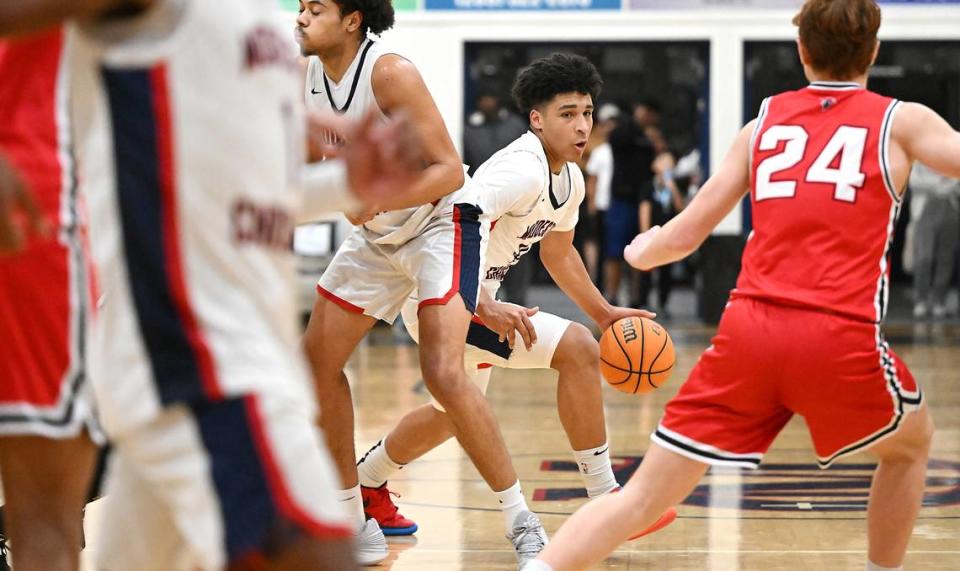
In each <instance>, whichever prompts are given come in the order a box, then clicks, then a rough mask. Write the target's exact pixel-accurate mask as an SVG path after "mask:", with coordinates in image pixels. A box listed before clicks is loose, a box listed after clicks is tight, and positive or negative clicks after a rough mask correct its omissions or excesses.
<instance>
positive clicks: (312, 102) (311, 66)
mask: <svg viewBox="0 0 960 571" xmlns="http://www.w3.org/2000/svg"><path fill="white" fill-rule="evenodd" d="M387 54H395V55H399V56H400V57H403V56H402V54H400V53H399V52H397V51H396V50H394V49H392V48H390V47H389V46H387V45H386V44H385V43H384V42H382V41H374V40H372V39H370V38H367V39H365V40H364V41H363V43H362V44H360V49H359V51H357V55H356V57H355V58H354V59H353V62H351V63H350V66H349V67H347V71H346V72H345V73H344V74H343V77H341V78H340V82H339V83H334V82H333V81H331V80H330V78H329V77H327V76H326V74H325V73H324V72H323V62H321V61H320V58H319V57H316V56H313V57H311V58H310V60H309V63H308V64H307V77H306V82H305V83H304V97H305V99H306V102H307V109H309V110H311V111H321V112H322V111H333V112H334V113H337V114H339V115H343V116H345V117H347V118H350V119H353V120H359V119H361V118H362V117H364V116H365V115H366V114H367V112H368V111H369V110H370V109H375V110H376V112H377V113H379V115H380V117H381V119H382V120H386V115H385V114H384V113H383V111H382V110H381V109H380V106H379V105H378V104H377V97H376V95H374V93H373V69H374V66H375V65H376V63H377V60H379V59H380V58H381V57H383V56H385V55H387ZM331 142H335V141H331ZM468 186H469V185H467V184H465V185H464V187H468ZM469 196H470V195H469V192H468V191H467V190H465V189H461V190H459V191H456V192H454V193H452V194H449V195H447V196H446V197H444V198H442V199H440V200H439V201H438V202H437V203H436V204H425V205H422V206H419V207H412V208H406V209H403V210H394V211H390V212H381V213H379V214H377V216H375V217H374V218H373V220H371V221H369V222H367V223H366V224H364V225H363V228H364V231H365V232H364V236H365V237H366V238H367V239H368V240H370V241H371V242H375V243H377V244H403V243H406V242H407V241H409V240H410V239H411V238H412V237H414V236H416V235H418V234H420V233H421V232H422V231H423V229H424V228H425V227H426V225H427V223H428V222H429V221H430V219H431V218H432V216H433V214H434V213H435V212H443V211H445V210H449V209H450V207H451V206H452V204H454V203H455V202H470V199H469Z"/></svg>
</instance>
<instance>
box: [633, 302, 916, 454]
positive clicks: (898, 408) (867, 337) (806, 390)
mask: <svg viewBox="0 0 960 571" xmlns="http://www.w3.org/2000/svg"><path fill="white" fill-rule="evenodd" d="M921 398H922V396H921V393H920V387H919V386H918V385H917V382H916V381H915V380H914V378H913V375H911V374H910V371H909V370H907V367H906V366H905V365H904V364H903V362H902V361H901V360H900V359H899V358H898V357H897V356H896V354H894V353H893V351H891V350H890V347H889V346H888V345H887V343H886V342H885V341H884V340H883V337H882V336H881V334H880V328H879V326H877V325H875V324H871V323H866V322H859V321H854V320H851V319H848V318H845V317H841V316H838V315H833V314H827V313H821V312H817V311H811V310H808V309H802V308H797V307H789V306H784V305H776V304H772V303H768V302H763V301H758V300H754V299H746V298H737V299H734V300H732V301H731V302H730V303H729V304H728V305H727V309H726V311H725V312H724V314H723V318H722V319H721V321H720V327H719V329H718V331H717V334H716V336H715V337H714V338H713V341H712V344H711V345H710V347H708V348H707V350H706V351H705V352H704V353H703V355H701V357H700V360H699V362H697V364H696V366H695V367H694V369H693V371H692V372H691V373H690V377H689V378H688V379H687V381H686V382H685V383H684V384H683V386H682V387H681V388H680V391H679V393H678V394H677V395H676V396H675V397H674V398H673V399H672V400H671V401H670V402H669V403H668V404H667V407H666V410H665V414H664V417H663V419H662V420H661V422H660V425H659V427H658V428H657V430H656V431H655V432H654V433H653V436H652V438H653V440H654V442H656V443H657V444H659V445H661V446H663V447H665V448H667V449H669V450H672V451H674V452H677V453H679V454H682V455H684V456H687V457H689V458H693V459H694V460H698V461H701V462H705V463H708V464H712V465H720V466H740V467H747V468H756V467H757V466H758V465H759V464H760V460H761V459H762V458H763V455H764V453H765V452H766V451H767V449H768V448H769V447H770V444H771V443H772V442H773V439H774V438H775V437H776V436H777V434H778V433H779V432H780V431H781V430H782V429H783V427H784V425H786V423H787V421H789V420H790V418H791V417H792V416H793V415H794V414H799V415H800V416H802V417H803V418H804V420H805V421H806V423H807V428H808V429H809V431H810V436H811V438H812V440H813V445H814V448H815V450H816V453H817V458H818V462H819V464H820V467H821V468H826V467H827V466H829V465H830V464H831V463H833V462H834V461H835V460H837V459H838V458H840V457H841V456H844V455H847V454H851V453H853V452H856V451H858V450H862V449H864V448H867V447H869V446H871V445H872V444H874V443H876V442H877V441H879V440H881V439H883V438H885V437H887V436H889V435H891V434H893V433H894V432H896V430H897V429H898V428H899V427H900V425H901V423H902V422H903V419H904V415H906V414H907V413H909V412H912V411H914V410H916V409H917V408H918V407H919V406H920V402H921Z"/></svg>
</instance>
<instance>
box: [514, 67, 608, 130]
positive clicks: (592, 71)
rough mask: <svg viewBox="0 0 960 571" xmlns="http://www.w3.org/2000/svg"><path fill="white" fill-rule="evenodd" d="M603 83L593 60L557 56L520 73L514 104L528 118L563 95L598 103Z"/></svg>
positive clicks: (515, 89) (515, 86)
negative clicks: (570, 94) (588, 99)
mask: <svg viewBox="0 0 960 571" xmlns="http://www.w3.org/2000/svg"><path fill="white" fill-rule="evenodd" d="M602 87H603V80H602V79H601V78H600V73H599V72H598V71H597V68H596V67H594V65H593V64H592V63H590V60H588V59H587V58H585V57H583V56H578V55H573V54H563V53H555V54H551V55H549V56H547V57H545V58H541V59H538V60H536V61H535V62H533V63H531V64H530V65H528V66H527V67H525V68H523V69H522V70H520V74H519V75H518V76H517V81H516V82H514V84H513V100H514V101H515V102H516V103H517V107H519V108H520V111H521V112H523V113H524V114H525V115H527V114H529V113H530V110H531V109H533V108H535V107H537V106H538V105H542V104H544V103H546V102H548V101H550V100H552V99H553V98H554V97H556V96H557V95H560V94H561V93H570V92H576V93H581V94H583V95H589V96H591V97H593V99H594V100H596V99H597V97H598V96H599V95H600V89H601V88H602Z"/></svg>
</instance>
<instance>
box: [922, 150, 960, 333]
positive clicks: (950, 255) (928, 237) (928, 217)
mask: <svg viewBox="0 0 960 571" xmlns="http://www.w3.org/2000/svg"><path fill="white" fill-rule="evenodd" d="M910 190H911V191H913V192H912V195H913V198H912V199H911V202H910V206H911V211H912V213H913V215H912V218H913V221H912V224H913V228H914V230H913V232H914V234H913V266H914V267H913V287H914V293H915V296H916V297H915V300H914V306H913V316H914V317H916V318H918V319H922V318H925V317H928V316H929V315H932V316H933V317H935V318H941V317H945V316H946V315H947V293H948V292H949V287H950V278H951V276H952V275H953V269H954V264H955V262H956V250H957V244H958V242H960V182H958V181H957V180H955V179H952V178H947V177H945V176H941V175H939V174H937V173H935V172H933V171H932V170H930V169H928V168H927V167H926V166H924V165H923V164H921V163H917V164H916V165H915V166H914V168H913V172H912V173H911V175H910Z"/></svg>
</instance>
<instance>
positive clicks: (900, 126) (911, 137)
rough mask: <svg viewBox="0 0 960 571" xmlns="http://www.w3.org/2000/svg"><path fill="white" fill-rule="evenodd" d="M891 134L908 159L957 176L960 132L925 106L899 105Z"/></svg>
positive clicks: (959, 175) (959, 170)
mask: <svg viewBox="0 0 960 571" xmlns="http://www.w3.org/2000/svg"><path fill="white" fill-rule="evenodd" d="M891 135H892V136H893V139H894V141H895V142H897V143H899V144H900V146H901V147H903V150H904V151H905V152H906V153H907V156H908V157H909V159H910V161H920V162H921V163H923V164H925V165H927V166H928V167H930V168H931V169H932V170H934V171H936V172H938V173H940V174H942V175H944V176H948V177H951V178H960V132H957V131H955V130H954V129H953V127H951V126H950V124H949V123H947V122H946V121H945V120H944V119H943V117H941V116H940V115H937V113H936V112H935V111H933V110H932V109H930V108H929V107H927V106H925V105H921V104H919V103H903V104H901V107H900V109H899V110H897V114H896V116H895V117H894V120H893V131H892V133H891Z"/></svg>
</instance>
